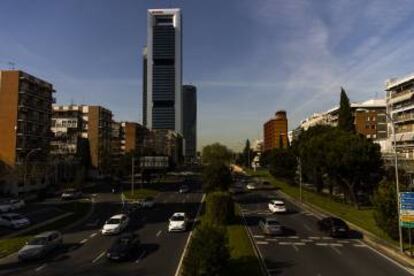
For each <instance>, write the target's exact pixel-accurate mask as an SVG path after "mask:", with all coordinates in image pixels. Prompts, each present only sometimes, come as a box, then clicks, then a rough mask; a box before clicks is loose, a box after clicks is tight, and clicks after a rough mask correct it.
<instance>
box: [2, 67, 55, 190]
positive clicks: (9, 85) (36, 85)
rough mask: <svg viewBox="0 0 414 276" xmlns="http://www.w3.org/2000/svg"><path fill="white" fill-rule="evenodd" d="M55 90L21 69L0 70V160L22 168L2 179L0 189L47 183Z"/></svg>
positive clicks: (13, 188) (10, 166) (16, 188)
mask: <svg viewBox="0 0 414 276" xmlns="http://www.w3.org/2000/svg"><path fill="white" fill-rule="evenodd" d="M54 92H55V90H54V89H53V85H52V84H50V83H48V82H46V81H44V80H41V79H39V78H37V77H34V76H32V75H30V74H28V73H25V72H23V71H19V70H4V71H0V161H2V162H4V163H5V165H6V166H8V167H9V168H11V169H13V168H15V169H18V168H21V169H22V170H25V171H24V172H23V171H22V170H18V171H20V173H19V174H18V175H15V176H14V178H13V179H8V180H7V181H6V182H7V183H2V185H1V186H2V187H1V189H2V190H3V191H5V192H9V193H12V194H18V193H23V192H29V191H32V190H36V189H41V188H43V187H45V186H46V185H47V172H48V171H47V166H48V164H47V160H48V155H49V142H50V138H51V133H50V124H51V109H52V103H53V102H54V100H55V99H54V98H53V93H54ZM28 165H30V166H28ZM34 167H36V168H38V169H37V170H36V172H37V173H34V171H35V170H34ZM40 167H41V168H42V169H39V168H40ZM32 169H33V170H32ZM23 174H25V175H26V179H24V176H23ZM25 180H27V181H25ZM25 182H28V183H25ZM3 184H4V185H3Z"/></svg>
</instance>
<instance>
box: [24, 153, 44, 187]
mask: <svg viewBox="0 0 414 276" xmlns="http://www.w3.org/2000/svg"><path fill="white" fill-rule="evenodd" d="M41 150H42V149H41V148H34V149H32V150H31V151H29V152H28V153H27V154H26V157H25V158H24V174H23V186H24V187H26V179H27V161H28V160H29V156H30V155H32V154H33V153H35V152H37V151H41Z"/></svg>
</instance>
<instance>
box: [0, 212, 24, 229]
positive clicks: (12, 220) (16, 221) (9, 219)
mask: <svg viewBox="0 0 414 276" xmlns="http://www.w3.org/2000/svg"><path fill="white" fill-rule="evenodd" d="M0 225H1V226H5V227H9V228H13V229H20V228H24V227H26V226H29V225H30V220H29V219H28V218H27V217H25V216H22V215H20V214H16V213H6V214H1V215H0Z"/></svg>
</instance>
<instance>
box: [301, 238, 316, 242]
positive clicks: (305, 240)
mask: <svg viewBox="0 0 414 276" xmlns="http://www.w3.org/2000/svg"><path fill="white" fill-rule="evenodd" d="M300 241H302V242H313V240H308V239H301V240H300Z"/></svg>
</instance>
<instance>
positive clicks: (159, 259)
mask: <svg viewBox="0 0 414 276" xmlns="http://www.w3.org/2000/svg"><path fill="white" fill-rule="evenodd" d="M178 186H179V184H178V183H175V184H171V183H166V184H163V185H160V186H159V187H160V188H161V189H162V190H161V192H160V193H159V195H158V196H157V198H156V206H155V207H154V208H153V209H143V210H139V211H138V212H136V213H135V214H134V215H133V216H132V222H131V224H130V225H129V227H128V229H127V230H126V231H129V232H134V233H136V234H138V235H139V237H140V241H141V243H142V245H141V246H140V250H139V252H137V254H136V257H135V258H134V260H132V261H129V262H122V263H114V262H111V261H108V260H107V259H106V257H105V253H106V250H107V249H108V248H109V247H110V246H111V244H112V243H113V241H114V239H116V236H102V235H101V234H100V229H101V227H102V225H103V224H104V222H105V220H107V219H108V218H109V217H110V216H112V215H114V214H117V213H120V210H121V204H120V195H119V194H112V193H111V192H110V188H109V187H108V189H103V190H102V191H98V192H96V193H93V192H92V193H91V194H90V196H91V197H93V198H94V201H95V211H94V213H93V214H92V216H90V217H89V219H88V220H87V221H86V222H85V223H83V224H82V225H78V226H75V227H73V228H72V229H68V230H67V231H65V232H64V245H63V247H62V248H61V249H60V250H59V251H57V252H55V253H54V254H53V255H51V256H49V257H48V258H47V259H45V260H42V261H38V262H30V263H24V264H22V263H19V262H18V261H17V258H16V255H12V256H9V257H6V258H4V259H2V260H0V275H174V274H175V272H176V269H177V267H178V264H179V261H180V258H181V255H182V252H183V249H184V246H185V244H186V242H187V238H188V235H189V231H187V232H184V233H168V232H167V226H168V219H169V217H170V216H171V215H172V213H174V212H180V211H181V212H182V211H183V212H186V213H188V214H189V216H190V218H193V219H194V218H195V216H196V214H197V211H198V209H199V206H200V201H201V198H202V192H201V187H200V186H201V185H200V183H199V182H197V181H193V182H192V183H191V184H190V187H191V191H190V193H187V194H179V193H178V192H177V191H178Z"/></svg>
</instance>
